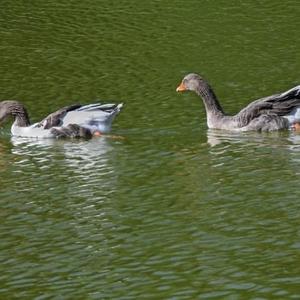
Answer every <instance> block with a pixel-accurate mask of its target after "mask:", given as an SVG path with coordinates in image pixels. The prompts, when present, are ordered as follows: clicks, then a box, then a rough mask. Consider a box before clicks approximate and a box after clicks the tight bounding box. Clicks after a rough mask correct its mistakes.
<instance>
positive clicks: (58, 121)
mask: <svg viewBox="0 0 300 300" xmlns="http://www.w3.org/2000/svg"><path fill="white" fill-rule="evenodd" d="M80 107H82V106H81V105H80V104H73V105H69V106H65V107H63V108H61V109H59V110H57V111H55V112H53V113H51V114H50V115H49V116H47V117H46V118H45V119H43V120H42V121H41V122H40V123H39V124H38V126H39V127H41V126H42V127H43V128H44V129H50V128H52V127H54V126H61V125H62V124H63V119H64V117H65V116H66V115H67V114H68V113H69V112H70V111H73V110H76V109H79V108H80Z"/></svg>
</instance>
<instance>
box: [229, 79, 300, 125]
mask: <svg viewBox="0 0 300 300" xmlns="http://www.w3.org/2000/svg"><path fill="white" fill-rule="evenodd" d="M297 107H300V85H298V86H296V87H294V88H292V89H290V90H288V91H286V92H284V93H281V94H275V95H272V96H268V97H265V98H261V99H258V100H256V101H253V102H251V103H250V104H249V105H248V106H246V107H245V108H244V109H242V110H241V111H240V112H239V113H238V114H237V115H236V116H235V118H236V119H237V121H238V124H239V127H243V126H246V125H247V124H248V123H249V122H250V121H251V120H253V119H255V118H257V117H259V116H261V115H264V114H266V115H276V116H286V115H288V114H290V113H291V112H292V111H293V110H294V109H296V108H297Z"/></svg>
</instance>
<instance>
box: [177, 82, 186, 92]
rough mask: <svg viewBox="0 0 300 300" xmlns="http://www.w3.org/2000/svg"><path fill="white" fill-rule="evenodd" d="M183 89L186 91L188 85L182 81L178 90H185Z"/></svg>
mask: <svg viewBox="0 0 300 300" xmlns="http://www.w3.org/2000/svg"><path fill="white" fill-rule="evenodd" d="M183 91H186V86H185V85H184V83H183V82H181V83H180V84H179V86H178V87H177V89H176V92H183Z"/></svg>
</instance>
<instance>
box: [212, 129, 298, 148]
mask: <svg viewBox="0 0 300 300" xmlns="http://www.w3.org/2000/svg"><path fill="white" fill-rule="evenodd" d="M293 135H295V133H294V132H280V131H276V132H268V133H259V132H231V131H223V130H216V129H209V130H207V143H208V144H209V145H210V146H211V147H215V146H217V145H220V144H249V145H251V144H253V145H256V146H257V145H259V146H263V145H270V146H272V147H277V146H280V145H282V146H286V145H289V144H290V141H291V140H290V137H291V136H293ZM299 139H300V135H299Z"/></svg>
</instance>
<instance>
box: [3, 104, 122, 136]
mask: <svg viewBox="0 0 300 300" xmlns="http://www.w3.org/2000/svg"><path fill="white" fill-rule="evenodd" d="M122 106H123V104H100V103H95V104H88V105H80V104H75V105H70V106H66V107H63V108H61V109H59V110H58V111H56V112H53V113H51V114H50V115H49V116H47V117H46V118H45V119H43V120H42V121H41V122H38V123H34V124H30V120H29V117H28V113H27V110H26V108H25V107H24V105H23V104H22V103H20V102H19V101H14V100H6V101H2V102H0V122H1V121H4V120H5V119H7V118H8V117H9V116H12V117H13V118H14V122H13V124H12V127H11V134H12V135H13V136H20V137H32V138H60V137H83V138H89V137H91V136H93V135H99V134H101V133H107V132H109V131H110V129H111V125H112V122H113V120H114V118H115V116H116V115H117V114H118V113H119V112H120V110H121V108H122Z"/></svg>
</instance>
